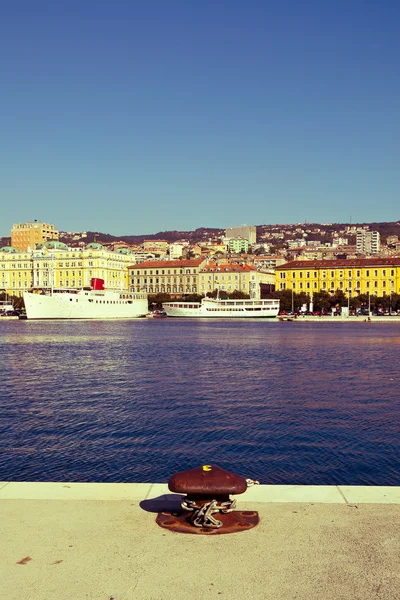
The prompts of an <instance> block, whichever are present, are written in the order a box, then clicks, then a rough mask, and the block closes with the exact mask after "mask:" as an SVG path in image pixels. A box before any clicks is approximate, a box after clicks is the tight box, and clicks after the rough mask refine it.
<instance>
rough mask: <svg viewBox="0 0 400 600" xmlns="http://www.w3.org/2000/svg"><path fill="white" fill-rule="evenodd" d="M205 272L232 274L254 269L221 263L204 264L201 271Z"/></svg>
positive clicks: (247, 266)
mask: <svg viewBox="0 0 400 600" xmlns="http://www.w3.org/2000/svg"><path fill="white" fill-rule="evenodd" d="M201 270H202V271H205V272H215V273H223V272H224V273H233V272H238V271H240V272H243V271H255V270H256V269H255V268H254V267H251V266H250V265H239V264H229V263H225V264H221V263H218V264H216V263H208V265H207V264H205V265H204V266H203V267H202V269H201Z"/></svg>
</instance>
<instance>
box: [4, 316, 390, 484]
mask: <svg viewBox="0 0 400 600" xmlns="http://www.w3.org/2000/svg"><path fill="white" fill-rule="evenodd" d="M299 325H300V326H299V327H297V324H296V326H289V327H287V326H286V324H280V323H269V322H265V321H251V322H248V321H232V322H228V323H226V322H221V321H214V322H212V323H211V322H206V321H201V320H199V321H184V320H182V321H174V320H172V319H171V321H167V322H161V323H157V322H148V321H144V320H143V321H136V322H135V321H124V322H108V321H101V322H90V321H85V322H49V323H43V322H12V321H9V322H6V323H1V331H0V333H1V335H2V342H3V343H2V344H1V346H0V359H1V364H2V367H3V369H2V370H3V378H2V379H3V382H2V383H3V387H2V389H3V393H2V398H1V400H0V407H1V411H2V415H3V418H2V421H1V426H0V436H1V439H2V443H3V450H4V452H3V458H1V459H0V469H1V478H2V479H3V480H59V479H62V480H70V481H74V480H76V481H165V480H167V479H168V477H169V475H170V474H171V473H173V472H174V471H177V470H182V469H185V468H190V467H193V466H197V465H198V464H201V463H203V462H217V463H218V464H220V465H221V466H222V467H225V468H228V469H233V470H235V471H237V472H239V473H242V474H243V475H245V476H249V477H252V478H255V479H258V480H261V481H262V482H264V483H298V484H299V483H309V484H311V483H313V484H336V483H342V484H353V485H356V484H360V485H362V484H374V485H394V484H397V485H398V484H399V466H400V462H399V455H400V454H399V442H398V439H397V438H398V436H397V433H398V419H399V413H400V408H399V403H398V393H397V381H398V374H399V368H398V363H397V361H396V355H397V351H398V347H399V342H400V337H399V335H398V328H397V327H393V328H392V327H388V326H387V325H382V326H381V325H374V327H368V328H366V327H365V326H363V324H362V323H360V324H344V323H340V324H320V323H318V324H315V325H313V324H306V323H301V324H299Z"/></svg>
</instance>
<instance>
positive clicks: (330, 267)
mask: <svg viewBox="0 0 400 600" xmlns="http://www.w3.org/2000/svg"><path fill="white" fill-rule="evenodd" d="M275 274H276V281H275V286H276V289H277V290H285V289H288V290H293V291H294V292H296V293H300V292H306V293H308V294H310V295H312V294H313V293H315V292H319V291H326V292H329V293H334V292H335V291H336V290H341V291H343V292H344V293H345V294H346V295H350V296H358V295H359V294H368V293H369V294H371V295H374V296H379V297H382V296H386V295H388V294H391V293H396V294H399V293H400V257H398V258H382V259H354V260H353V259H352V260H326V261H294V262H290V263H286V264H284V265H281V266H279V267H277V268H276V271H275Z"/></svg>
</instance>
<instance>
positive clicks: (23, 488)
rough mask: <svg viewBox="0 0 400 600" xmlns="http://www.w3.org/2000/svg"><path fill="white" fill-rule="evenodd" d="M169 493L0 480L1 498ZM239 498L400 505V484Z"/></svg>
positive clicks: (261, 492)
mask: <svg viewBox="0 0 400 600" xmlns="http://www.w3.org/2000/svg"><path fill="white" fill-rule="evenodd" d="M168 494H169V495H171V499H173V495H172V493H171V492H170V491H169V490H168V485H167V484H166V483H71V482H20V481H12V482H7V481H3V482H0V500H1V499H4V500H6V499H7V500H103V501H104V500H107V501H115V500H147V499H149V498H156V497H159V496H167V495H168ZM166 499H168V498H166ZM237 499H238V501H245V502H257V503H271V502H281V503H290V502H292V503H322V504H400V486H349V485H340V486H336V485H255V486H252V487H250V488H249V489H248V490H247V492H246V493H245V494H242V495H240V496H237Z"/></svg>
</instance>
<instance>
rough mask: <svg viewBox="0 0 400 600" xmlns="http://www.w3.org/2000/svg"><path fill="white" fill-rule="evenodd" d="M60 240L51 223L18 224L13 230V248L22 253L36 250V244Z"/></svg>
mask: <svg viewBox="0 0 400 600" xmlns="http://www.w3.org/2000/svg"><path fill="white" fill-rule="evenodd" d="M49 240H58V231H57V230H56V229H55V227H54V225H50V224H49V223H38V222H37V221H33V222H29V223H16V224H14V225H13V226H12V230H11V246H12V247H13V248H16V250H19V251H20V252H24V251H29V250H34V249H35V247H36V244H40V243H41V242H48V241H49Z"/></svg>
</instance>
